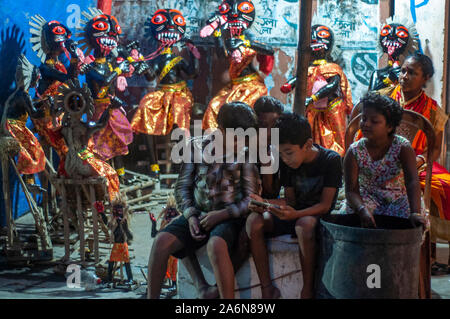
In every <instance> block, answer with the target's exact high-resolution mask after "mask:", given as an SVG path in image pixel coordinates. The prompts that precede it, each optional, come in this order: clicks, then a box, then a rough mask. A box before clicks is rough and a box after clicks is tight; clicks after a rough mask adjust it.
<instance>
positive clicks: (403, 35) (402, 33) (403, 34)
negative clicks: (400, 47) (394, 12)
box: [397, 28, 409, 38]
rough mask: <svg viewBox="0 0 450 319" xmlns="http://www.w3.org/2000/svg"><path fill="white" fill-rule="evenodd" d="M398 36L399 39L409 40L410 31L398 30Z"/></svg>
mask: <svg viewBox="0 0 450 319" xmlns="http://www.w3.org/2000/svg"><path fill="white" fill-rule="evenodd" d="M397 36H398V37H399V38H407V37H408V36H409V33H408V30H406V29H405V28H398V29H397Z"/></svg>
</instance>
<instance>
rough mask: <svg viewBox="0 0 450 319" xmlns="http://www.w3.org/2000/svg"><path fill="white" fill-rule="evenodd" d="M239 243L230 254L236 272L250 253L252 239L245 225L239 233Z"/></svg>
mask: <svg viewBox="0 0 450 319" xmlns="http://www.w3.org/2000/svg"><path fill="white" fill-rule="evenodd" d="M238 243H239V245H237V247H236V250H235V251H233V252H232V254H231V256H230V258H231V262H232V263H233V268H234V273H235V274H236V273H237V272H238V271H239V269H240V268H241V266H242V265H243V264H244V263H245V261H246V260H247V259H248V257H249V255H250V240H249V238H248V236H247V232H246V231H245V228H244V227H242V229H241V232H240V233H239V239H238Z"/></svg>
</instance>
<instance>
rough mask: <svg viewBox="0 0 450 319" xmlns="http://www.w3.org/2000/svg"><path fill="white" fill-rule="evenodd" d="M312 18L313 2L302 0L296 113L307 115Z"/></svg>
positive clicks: (295, 98)
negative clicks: (306, 101) (306, 102)
mask: <svg viewBox="0 0 450 319" xmlns="http://www.w3.org/2000/svg"><path fill="white" fill-rule="evenodd" d="M311 16H312V0H301V3H300V21H299V30H298V34H299V38H298V49H297V52H298V53H297V54H298V63H297V74H296V77H297V82H296V86H295V97H294V108H293V109H294V112H295V113H297V114H300V115H304V114H305V100H306V86H307V81H308V67H309V61H310V57H311V46H310V44H311Z"/></svg>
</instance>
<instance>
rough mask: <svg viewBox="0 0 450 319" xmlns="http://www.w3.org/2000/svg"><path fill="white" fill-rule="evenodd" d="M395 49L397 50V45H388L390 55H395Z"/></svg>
mask: <svg viewBox="0 0 450 319" xmlns="http://www.w3.org/2000/svg"><path fill="white" fill-rule="evenodd" d="M394 51H395V47H394V46H388V54H389V55H391V56H392V55H393V54H394Z"/></svg>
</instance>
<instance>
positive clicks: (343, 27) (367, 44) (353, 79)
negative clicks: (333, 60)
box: [317, 0, 379, 103]
mask: <svg viewBox="0 0 450 319" xmlns="http://www.w3.org/2000/svg"><path fill="white" fill-rule="evenodd" d="M317 19H318V20H320V19H323V20H324V22H325V21H326V22H325V23H327V22H328V23H330V24H331V25H330V27H331V28H332V30H333V31H334V34H335V37H336V44H335V46H336V47H337V48H338V49H340V54H341V60H343V61H345V63H344V64H343V69H344V72H345V74H346V75H347V78H348V80H349V82H350V85H351V89H352V96H353V100H354V103H357V102H358V101H359V99H360V98H361V97H362V96H363V95H364V94H365V93H366V92H367V86H368V85H369V81H370V76H371V75H372V72H373V71H375V70H376V69H377V64H378V62H377V61H378V52H377V41H378V31H377V30H378V26H379V22H378V21H379V7H378V1H350V0H335V1H330V0H328V1H326V0H319V1H318V10H317Z"/></svg>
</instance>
